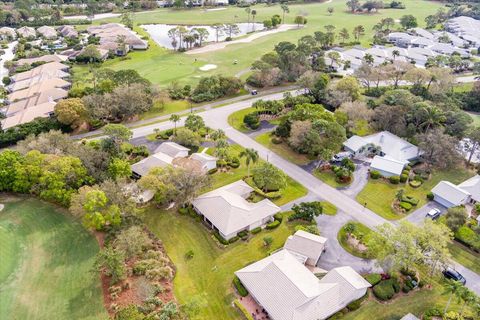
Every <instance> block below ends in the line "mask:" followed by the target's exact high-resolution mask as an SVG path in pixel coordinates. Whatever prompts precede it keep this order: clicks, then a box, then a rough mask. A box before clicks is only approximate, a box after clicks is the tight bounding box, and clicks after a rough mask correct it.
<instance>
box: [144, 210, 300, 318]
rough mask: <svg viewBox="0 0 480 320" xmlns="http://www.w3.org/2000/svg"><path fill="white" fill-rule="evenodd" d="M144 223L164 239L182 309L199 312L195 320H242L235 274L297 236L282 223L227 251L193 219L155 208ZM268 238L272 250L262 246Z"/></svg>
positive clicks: (288, 225)
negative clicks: (236, 299)
mask: <svg viewBox="0 0 480 320" xmlns="http://www.w3.org/2000/svg"><path fill="white" fill-rule="evenodd" d="M145 221H146V223H147V225H148V226H149V228H150V230H152V231H153V232H154V233H155V234H156V235H157V236H158V237H159V238H160V239H161V240H162V242H163V244H164V245H165V248H166V250H167V253H168V255H169V257H170V258H171V259H172V261H173V262H174V264H175V266H176V268H177V274H176V277H175V280H174V288H175V296H176V298H177V299H178V300H179V302H180V303H181V304H196V305H197V306H198V307H199V308H198V309H199V313H198V314H197V315H194V316H192V317H191V318H192V319H210V320H214V319H218V320H223V319H229V320H230V319H238V320H240V319H243V318H242V316H241V315H240V313H239V312H238V311H237V310H236V309H234V308H233V307H232V301H233V300H234V296H233V288H232V285H231V283H232V279H233V276H234V274H233V273H234V272H235V271H236V270H239V269H241V268H243V267H244V266H246V265H247V264H250V263H252V262H255V261H257V260H260V259H262V258H264V257H265V256H267V255H268V254H269V252H271V251H273V250H275V249H277V248H280V247H282V246H283V244H284V242H285V240H286V239H287V237H288V236H289V235H291V234H292V233H293V232H294V225H292V224H290V223H287V222H286V219H284V221H283V222H282V223H281V225H280V226H279V227H278V228H277V229H274V230H271V231H267V230H264V231H262V232H260V233H259V234H257V235H254V236H253V238H252V239H250V240H249V241H248V242H243V241H241V240H240V241H238V242H236V243H234V244H231V245H229V246H228V247H227V248H220V247H219V245H218V244H217V242H216V240H214V239H213V237H212V235H211V234H210V233H209V232H208V230H207V228H206V227H205V226H204V225H203V224H202V223H200V222H198V221H196V220H195V219H193V218H191V217H189V216H181V215H179V214H177V213H175V212H169V211H162V210H158V209H151V210H149V211H148V212H147V213H146V218H145ZM267 235H268V236H271V237H272V238H273V243H272V245H271V246H270V248H266V247H265V246H264V245H263V238H264V237H265V236H267ZM190 250H192V251H193V253H194V257H193V258H192V259H190V260H189V259H185V253H187V252H188V251H190Z"/></svg>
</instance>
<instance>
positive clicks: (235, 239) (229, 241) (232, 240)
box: [228, 236, 240, 244]
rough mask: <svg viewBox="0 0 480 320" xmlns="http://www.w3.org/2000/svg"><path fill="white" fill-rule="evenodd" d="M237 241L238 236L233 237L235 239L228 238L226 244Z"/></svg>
mask: <svg viewBox="0 0 480 320" xmlns="http://www.w3.org/2000/svg"><path fill="white" fill-rule="evenodd" d="M239 239H240V238H239V237H238V236H235V237H233V238H230V239H229V240H228V244H231V243H235V242H237V241H238V240H239Z"/></svg>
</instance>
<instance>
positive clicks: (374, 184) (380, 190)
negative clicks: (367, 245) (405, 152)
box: [357, 169, 475, 220]
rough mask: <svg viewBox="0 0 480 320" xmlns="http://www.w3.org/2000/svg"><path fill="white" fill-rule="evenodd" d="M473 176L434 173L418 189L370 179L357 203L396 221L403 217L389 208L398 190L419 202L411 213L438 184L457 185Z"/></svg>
mask: <svg viewBox="0 0 480 320" xmlns="http://www.w3.org/2000/svg"><path fill="white" fill-rule="evenodd" d="M474 174H475V173H474V172H473V171H467V170H465V169H454V170H450V171H436V172H434V173H433V174H432V177H431V178H430V180H428V181H425V182H424V183H423V184H422V185H421V186H420V187H419V188H412V187H410V185H408V184H407V185H404V184H397V185H394V184H391V183H389V182H386V181H383V180H381V179H379V180H372V179H370V181H369V182H368V184H367V185H366V186H365V188H364V189H363V190H362V191H361V192H360V193H359V194H358V196H357V201H358V202H359V203H361V204H364V203H366V204H367V208H369V209H370V210H372V211H373V212H375V213H377V214H378V215H380V216H382V217H384V218H385V219H389V220H396V219H400V218H403V217H404V216H405V215H402V214H398V213H396V212H394V211H393V209H392V207H391V205H392V202H393V200H394V199H395V194H396V193H397V191H398V190H399V189H402V188H403V189H404V190H405V195H408V196H413V197H415V198H417V199H418V200H419V203H418V205H417V206H416V207H414V208H413V209H412V211H413V210H415V209H416V208H420V207H422V206H423V205H424V204H426V203H427V198H426V195H427V193H428V192H430V190H432V188H433V187H434V186H435V185H436V184H437V183H438V182H440V181H442V180H447V181H450V182H452V183H454V184H458V183H460V182H463V181H465V180H466V179H468V178H469V177H472V176H473V175H474Z"/></svg>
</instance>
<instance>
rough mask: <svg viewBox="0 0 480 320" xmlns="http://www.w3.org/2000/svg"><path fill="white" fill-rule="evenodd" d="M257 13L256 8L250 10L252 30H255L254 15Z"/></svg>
mask: <svg viewBox="0 0 480 320" xmlns="http://www.w3.org/2000/svg"><path fill="white" fill-rule="evenodd" d="M256 15H257V10H252V26H253V28H252V29H253V31H255V16H256Z"/></svg>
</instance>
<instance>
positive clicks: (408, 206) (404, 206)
mask: <svg viewBox="0 0 480 320" xmlns="http://www.w3.org/2000/svg"><path fill="white" fill-rule="evenodd" d="M400 207H401V208H402V209H405V210H406V211H410V210H411V209H412V205H411V204H410V203H408V202H403V201H402V202H400Z"/></svg>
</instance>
